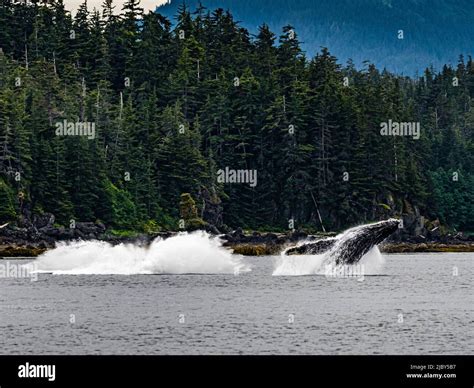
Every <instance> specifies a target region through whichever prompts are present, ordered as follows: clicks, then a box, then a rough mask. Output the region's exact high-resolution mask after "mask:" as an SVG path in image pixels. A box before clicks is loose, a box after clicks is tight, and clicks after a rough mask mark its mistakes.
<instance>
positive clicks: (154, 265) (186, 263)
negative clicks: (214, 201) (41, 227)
mask: <svg viewBox="0 0 474 388" xmlns="http://www.w3.org/2000/svg"><path fill="white" fill-rule="evenodd" d="M242 259H243V258H242V256H241V255H234V254H232V253H231V251H230V250H227V249H225V248H224V247H223V246H222V241H221V240H220V239H218V238H214V237H211V236H210V235H208V234H207V233H205V232H194V233H180V234H178V235H176V236H174V237H170V238H168V239H165V240H163V239H160V238H157V239H156V240H155V241H153V242H152V244H151V245H150V246H149V247H140V246H136V245H133V244H119V245H115V246H113V245H111V244H109V243H106V242H102V241H75V242H70V243H59V244H58V245H57V247H56V248H55V249H53V250H50V251H47V252H46V253H44V254H42V255H41V256H39V257H38V259H37V261H36V263H37V268H38V272H50V273H53V274H57V275H60V274H68V275H83V274H84V275H92V274H100V275H105V274H117V275H133V274H234V275H237V274H239V273H242V272H247V271H250V268H249V267H248V266H247V265H246V264H245V263H244V262H243V260H242Z"/></svg>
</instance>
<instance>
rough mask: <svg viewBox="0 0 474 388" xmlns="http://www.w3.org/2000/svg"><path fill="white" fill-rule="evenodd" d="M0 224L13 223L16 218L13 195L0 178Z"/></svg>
mask: <svg viewBox="0 0 474 388" xmlns="http://www.w3.org/2000/svg"><path fill="white" fill-rule="evenodd" d="M0 203H1V206H0V222H1V223H4V222H10V221H14V220H15V219H16V216H17V212H16V209H15V193H14V191H13V190H12V188H11V187H9V186H8V185H7V184H6V183H5V181H4V180H3V179H1V178H0Z"/></svg>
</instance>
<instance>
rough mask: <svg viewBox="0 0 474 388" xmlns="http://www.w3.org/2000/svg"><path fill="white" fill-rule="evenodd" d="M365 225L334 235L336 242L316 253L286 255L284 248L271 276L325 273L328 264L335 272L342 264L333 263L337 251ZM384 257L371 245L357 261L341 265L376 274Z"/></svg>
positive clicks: (366, 273)
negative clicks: (326, 249)
mask: <svg viewBox="0 0 474 388" xmlns="http://www.w3.org/2000/svg"><path fill="white" fill-rule="evenodd" d="M364 226H365V225H362V226H356V227H354V228H351V229H348V230H346V231H344V232H342V233H340V234H339V235H337V236H336V237H334V239H336V240H337V241H336V243H335V244H334V246H333V247H332V248H330V249H329V250H328V251H327V252H324V253H321V254H317V255H289V256H288V255H286V251H287V250H288V249H292V248H294V246H292V247H290V248H288V249H286V250H285V251H283V252H282V253H281V255H280V257H279V258H278V259H277V261H276V265H275V270H274V271H273V276H303V275H327V270H328V266H329V267H330V269H331V271H334V272H337V268H338V267H342V265H340V266H337V265H335V261H336V257H337V254H338V252H340V250H341V249H342V247H343V246H344V244H345V243H346V242H347V240H349V239H353V238H357V237H358V236H359V235H360V234H361V233H362V232H363V228H364ZM308 242H310V241H303V242H300V243H299V244H298V245H297V246H300V245H304V244H306V243H308ZM384 264H385V259H384V257H383V256H382V254H381V253H380V250H379V248H378V247H377V246H373V247H372V248H371V249H370V250H369V251H368V252H367V253H366V254H365V255H364V256H362V258H361V259H360V260H359V262H357V263H354V264H353V265H352V266H351V265H347V264H345V265H343V266H344V267H346V268H345V270H346V271H347V270H350V268H351V267H353V268H354V269H356V270H357V271H360V269H361V268H362V269H363V272H364V275H378V274H381V273H382V269H383V266H384Z"/></svg>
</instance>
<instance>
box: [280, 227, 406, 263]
mask: <svg viewBox="0 0 474 388" xmlns="http://www.w3.org/2000/svg"><path fill="white" fill-rule="evenodd" d="M399 225H400V221H399V220H397V219H393V218H392V219H389V220H386V221H380V222H376V223H373V224H368V225H361V226H356V227H354V228H351V229H348V230H346V231H345V232H343V233H341V234H340V235H338V236H337V237H335V238H328V239H322V240H318V241H315V242H311V243H307V244H303V245H299V246H296V247H292V248H289V249H287V250H286V251H285V254H286V255H305V254H311V255H316V254H322V253H325V254H326V255H327V256H328V258H331V259H332V261H333V262H334V263H335V264H336V265H339V264H355V263H357V262H358V261H359V260H360V259H361V258H362V257H363V256H364V255H365V254H366V253H367V252H368V251H370V250H371V249H372V247H373V246H375V245H377V244H380V243H381V242H382V241H383V240H385V239H386V238H387V237H388V236H390V235H391V234H393V233H394V232H395V231H397V229H398V228H399Z"/></svg>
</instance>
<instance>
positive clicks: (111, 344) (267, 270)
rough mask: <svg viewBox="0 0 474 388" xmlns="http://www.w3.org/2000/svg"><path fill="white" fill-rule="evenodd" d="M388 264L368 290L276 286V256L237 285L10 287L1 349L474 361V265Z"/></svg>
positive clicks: (344, 284)
mask: <svg viewBox="0 0 474 388" xmlns="http://www.w3.org/2000/svg"><path fill="white" fill-rule="evenodd" d="M384 257H385V259H386V262H385V265H384V268H383V274H384V275H385V276H365V277H364V280H363V281H357V280H356V279H337V278H326V277H325V276H311V275H310V276H272V273H273V272H274V269H275V261H276V260H277V258H275V257H248V258H245V262H246V263H248V264H250V265H251V267H252V271H251V272H245V273H241V274H239V275H237V276H235V275H233V274H214V275H144V274H140V275H51V274H39V275H38V280H37V281H33V282H32V281H31V280H30V279H22V278H8V277H7V278H0V332H1V333H2V336H1V340H0V349H1V353H2V354H474V330H473V327H474V311H473V306H474V303H473V302H474V296H473V295H474V294H473V286H472V284H473V280H474V255H473V254H472V253H450V254H446V253H442V254H396V255H395V254H393V255H384ZM10 262H11V263H15V262H16V263H17V262H18V261H10ZM0 263H2V261H0ZM3 263H5V261H3ZM456 273H457V276H456V275H455V274H456ZM71 322H73V323H71Z"/></svg>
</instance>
